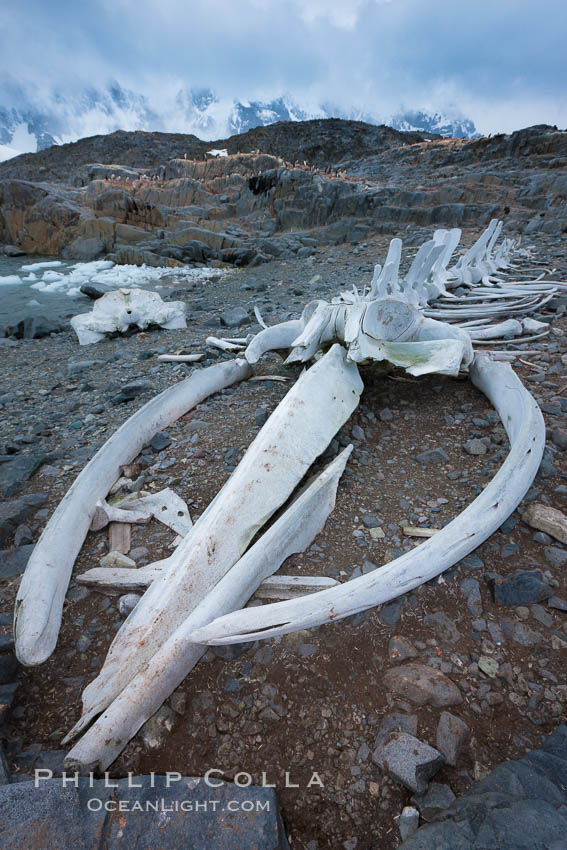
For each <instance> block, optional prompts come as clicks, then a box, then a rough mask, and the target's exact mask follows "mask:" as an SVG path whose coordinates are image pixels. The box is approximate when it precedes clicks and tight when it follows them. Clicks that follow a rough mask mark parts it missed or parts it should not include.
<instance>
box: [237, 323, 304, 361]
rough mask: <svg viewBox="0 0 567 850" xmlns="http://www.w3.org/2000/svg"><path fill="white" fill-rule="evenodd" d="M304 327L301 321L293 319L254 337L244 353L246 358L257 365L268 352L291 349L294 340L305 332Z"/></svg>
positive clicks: (273, 326)
mask: <svg viewBox="0 0 567 850" xmlns="http://www.w3.org/2000/svg"><path fill="white" fill-rule="evenodd" d="M303 327H304V326H303V322H302V320H301V319H292V320H291V321H289V322H281V324H279V325H272V327H271V328H266V329H265V330H263V331H261V332H260V333H259V334H257V335H256V336H255V337H254V339H253V340H252V342H251V343H250V345H249V346H248V348H247V349H246V351H245V352H244V356H245V357H246V359H247V360H248V362H249V363H257V362H258V360H259V359H260V357H261V356H262V354H265V353H266V351H278V350H281V349H284V348H291V344H292V342H293V340H294V339H295V338H296V336H297V335H298V334H299V333H300V332H301V331H302V330H303Z"/></svg>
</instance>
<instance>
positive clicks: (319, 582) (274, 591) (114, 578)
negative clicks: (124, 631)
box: [76, 529, 427, 599]
mask: <svg viewBox="0 0 567 850" xmlns="http://www.w3.org/2000/svg"><path fill="white" fill-rule="evenodd" d="M426 530H427V529H426ZM424 536H425V535H424ZM167 568H168V564H167V563H165V562H158V563H157V564H147V565H146V566H145V567H139V568H138V569H136V568H130V567H93V569H91V570H87V572H86V573H81V575H78V576H77V577H76V581H77V583H78V584H83V585H85V586H87V587H96V588H98V589H99V590H121V591H136V590H142V591H144V590H146V589H147V588H148V587H149V586H150V584H151V583H152V582H153V581H154V580H155V579H156V578H159V577H160V575H161V574H162V573H163V571H164V570H166V569H167ZM336 584H338V581H335V579H331V578H327V577H326V576H323V577H319V576H315V577H313V576H305V577H302V576H275V577H274V578H272V579H266V580H265V581H264V582H262V584H261V585H260V587H259V588H258V590H257V592H256V596H258V597H259V598H260V599H294V598H295V597H296V596H301V595H302V594H303V593H314V592H315V591H317V590H325V589H326V588H328V587H334V586H335V585H336Z"/></svg>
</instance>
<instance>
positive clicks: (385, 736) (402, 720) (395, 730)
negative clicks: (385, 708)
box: [374, 712, 417, 749]
mask: <svg viewBox="0 0 567 850" xmlns="http://www.w3.org/2000/svg"><path fill="white" fill-rule="evenodd" d="M400 732H407V733H408V734H409V735H417V714H398V713H397V712H392V714H387V715H386V716H385V717H384V719H383V720H382V724H381V726H380V729H379V730H378V736H377V738H376V743H375V744H374V748H375V749H380V748H381V747H383V746H384V744H385V743H386V742H387V741H388V740H389V739H390V738H392V737H395V736H396V735H398V734H399V733H400Z"/></svg>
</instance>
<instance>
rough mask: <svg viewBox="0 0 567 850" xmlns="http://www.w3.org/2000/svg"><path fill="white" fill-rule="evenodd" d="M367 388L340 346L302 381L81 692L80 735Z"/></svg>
mask: <svg viewBox="0 0 567 850" xmlns="http://www.w3.org/2000/svg"><path fill="white" fill-rule="evenodd" d="M362 388H363V385H362V381H361V379H360V376H359V374H358V369H357V368H356V365H355V364H354V363H349V362H347V359H346V352H345V351H344V349H343V348H341V347H340V346H339V345H335V346H333V347H332V348H331V349H330V350H329V351H328V353H327V354H326V355H325V356H324V357H322V358H321V360H319V361H318V362H317V363H316V364H315V365H314V366H313V367H312V368H311V369H309V370H308V371H307V372H306V373H305V374H304V375H303V376H302V377H300V378H299V380H298V381H297V382H296V384H295V385H294V386H293V387H292V388H291V389H290V391H289V392H288V394H287V395H286V396H285V397H284V399H283V400H282V401H281V402H280V404H279V405H278V406H277V408H276V409H275V411H274V412H273V413H272V415H271V416H270V418H269V419H268V421H267V422H266V424H265V425H264V426H263V428H262V429H261V430H260V431H259V433H258V435H257V436H256V438H255V439H254V441H253V442H252V444H251V445H250V447H249V449H248V450H247V452H246V454H245V455H244V457H243V459H242V460H241V462H240V463H239V464H238V466H237V467H236V469H235V470H234V472H233V473H232V475H231V476H230V478H229V479H228V481H227V482H226V483H225V485H224V486H223V488H222V489H221V490H220V491H219V493H218V494H217V495H216V496H215V498H214V499H213V501H212V502H211V504H210V505H209V506H208V508H207V509H206V510H205V511H204V513H203V514H202V515H201V516H200V517H199V519H198V521H197V522H196V523H195V525H194V526H193V527H192V529H191V531H190V532H189V534H187V536H186V537H185V539H184V540H183V542H182V543H181V544H180V545H179V546H178V547H177V549H176V550H175V552H174V553H173V555H171V557H170V558H169V559H168V560H169V565H168V567H167V569H166V570H164V572H163V573H162V575H161V576H160V577H159V578H157V579H155V580H154V581H153V583H152V584H151V585H150V587H149V589H148V590H147V591H146V593H145V594H144V596H143V597H142V599H141V601H140V602H139V603H138V605H137V606H136V608H135V609H134V610H133V611H132V613H131V614H130V616H129V617H128V619H127V620H126V622H125V623H124V624H123V626H122V628H121V629H120V630H119V632H118V633H117V635H116V637H115V638H114V641H113V642H112V644H111V646H110V649H109V651H108V655H107V657H106V661H105V663H104V666H103V668H102V670H101V672H100V673H99V675H98V676H97V678H96V679H95V680H94V681H93V682H91V683H90V684H89V685H88V686H87V688H86V689H85V691H84V693H83V709H84V714H83V717H82V718H81V720H80V721H79V724H78V725H77V727H76V728H77V729H78V728H81V727H82V726H83V725H85V724H86V723H87V722H88V721H89V719H90V718H92V717H93V716H95V715H96V714H98V713H100V712H101V711H102V710H104V708H106V706H107V705H109V703H110V702H111V701H112V700H113V699H114V698H115V697H116V696H117V695H118V694H119V693H120V691H121V690H122V689H123V688H124V687H125V686H126V684H127V682H128V681H130V679H131V678H132V677H133V676H135V675H136V674H137V673H138V672H140V671H141V670H143V669H144V667H145V666H146V665H147V664H148V663H149V661H150V659H151V658H152V656H153V655H154V654H155V653H156V652H157V651H158V650H159V648H160V646H162V645H163V644H164V643H165V642H166V641H167V639H168V638H169V637H170V636H171V635H172V634H173V632H174V631H175V629H176V628H178V626H180V625H181V623H182V622H183V620H184V619H185V618H186V617H187V616H188V614H189V613H190V611H191V610H193V609H194V608H195V607H196V606H197V605H198V604H199V603H200V602H201V601H202V600H203V599H204V598H205V597H206V595H207V593H210V591H211V590H212V588H213V587H214V586H215V585H216V584H217V582H219V581H220V579H221V578H222V577H223V576H224V575H225V574H226V573H227V572H228V571H229V570H230V568H231V567H232V566H233V565H234V564H235V563H236V561H238V559H239V558H240V557H241V556H242V554H243V552H244V551H245V550H246V548H247V546H248V544H249V543H250V541H251V539H252V538H253V536H254V535H255V534H256V532H257V531H258V530H259V529H260V528H262V526H263V525H264V524H265V523H266V522H267V520H268V519H269V518H270V517H271V516H272V514H273V513H274V511H276V510H277V509H278V507H280V506H281V505H282V504H283V503H284V502H285V500H286V499H287V498H288V497H289V496H290V495H291V493H292V491H293V489H294V488H295V487H296V486H297V484H298V483H299V481H301V479H302V478H303V476H304V475H305V473H306V472H307V470H308V468H309V467H310V466H311V464H312V463H313V461H314V460H315V458H316V457H318V455H319V454H321V453H322V452H323V451H324V450H325V449H326V448H327V446H328V444H329V442H330V441H331V439H332V438H333V436H334V435H335V434H336V432H337V431H338V430H339V428H340V427H341V426H342V425H343V424H344V422H346V421H347V419H348V418H349V416H350V415H351V413H352V412H353V410H354V409H355V408H356V406H357V404H358V400H359V396H360V393H361V392H362Z"/></svg>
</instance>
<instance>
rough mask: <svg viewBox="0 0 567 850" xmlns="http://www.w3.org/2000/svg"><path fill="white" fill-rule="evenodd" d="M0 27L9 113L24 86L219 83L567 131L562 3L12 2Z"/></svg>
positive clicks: (223, 89)
mask: <svg viewBox="0 0 567 850" xmlns="http://www.w3.org/2000/svg"><path fill="white" fill-rule="evenodd" d="M0 31H1V32H2V34H3V39H2V40H3V42H4V43H3V44H2V54H1V55H2V59H3V71H4V73H5V74H7V75H9V77H10V79H11V80H12V83H13V84H12V87H11V89H10V88H9V87H7V86H4V88H3V90H2V92H3V96H2V97H0V104H2V103H4V104H5V103H6V101H7V100H12V101H16V102H17V100H18V90H17V86H18V85H21V86H24V87H25V88H26V90H28V91H33V92H35V95H36V97H37V99H38V100H39V101H41V99H42V98H45V97H46V96H47V94H48V92H49V93H51V92H53V91H57V90H58V91H60V92H62V93H65V92H69V91H73V90H74V91H78V90H80V89H82V88H84V87H85V86H100V85H105V84H108V82H109V81H110V80H118V81H119V82H120V83H121V85H123V86H127V87H129V88H131V89H132V90H134V91H137V92H141V93H143V94H146V95H147V96H148V98H149V99H150V101H151V100H154V99H156V98H158V99H159V98H161V97H162V95H163V93H164V92H166V93H170V92H174V91H175V90H177V89H179V88H180V87H181V86H184V87H187V88H191V87H199V86H207V87H211V88H213V89H215V91H216V92H217V93H218V94H219V96H220V97H223V98H237V99H240V98H248V99H253V98H271V97H274V96H277V95H280V94H282V93H287V94H289V95H290V96H291V97H292V98H294V99H295V100H297V101H299V102H302V101H308V102H311V103H317V102H318V103H322V102H333V103H335V104H337V105H338V106H340V107H341V108H343V109H345V110H348V109H350V108H358V109H360V110H361V111H366V112H368V113H374V114H380V115H388V114H390V113H392V112H395V111H397V110H398V108H399V107H400V106H401V105H402V104H403V105H405V106H406V107H407V108H421V107H425V108H429V109H440V110H456V109H460V110H461V111H462V112H463V113H465V114H467V115H469V117H471V118H472V119H473V120H474V121H475V122H476V123H477V126H478V127H479V129H481V130H482V131H483V132H498V131H501V130H510V129H514V128H517V127H520V126H525V125H526V124H530V123H540V122H547V123H557V124H559V125H561V126H565V125H566V124H567V95H566V92H567V63H566V60H565V47H564V43H563V39H564V34H565V32H566V31H567V4H566V3H565V2H564V0H541V2H539V3H537V4H534V3H533V2H532V0H491V2H488V0H478V2H476V3H469V4H463V3H456V2H455V0H428V2H425V0H391V2H388V0H350V2H341V0H304V2H301V0H239V2H234V0H207V2H204V0H195V2H191V3H187V2H186V0H160V2H159V3H158V2H157V0H91V2H88V3H82V4H81V3H77V2H76V0H73V2H71V0H51V2H50V3H45V2H44V0H22V2H19V3H16V2H14V0H11V5H10V6H6V5H4V7H3V8H2V10H1V11H0ZM14 81H16V82H15V83H14ZM16 105H17V103H16Z"/></svg>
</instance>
